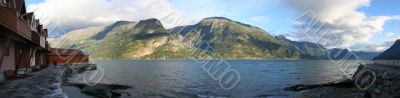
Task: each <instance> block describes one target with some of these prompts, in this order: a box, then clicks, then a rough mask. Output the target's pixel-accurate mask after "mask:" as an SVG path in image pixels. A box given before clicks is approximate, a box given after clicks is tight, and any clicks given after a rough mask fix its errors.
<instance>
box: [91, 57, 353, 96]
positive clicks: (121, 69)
mask: <svg viewBox="0 0 400 98" xmlns="http://www.w3.org/2000/svg"><path fill="white" fill-rule="evenodd" d="M212 62H218V61H217V60H216V61H212ZM227 62H228V63H229V64H230V65H231V68H232V69H235V70H237V71H238V72H239V74H240V83H239V84H238V85H237V86H236V87H235V88H233V89H231V90H224V89H222V88H221V87H220V86H219V85H218V81H215V80H213V79H212V77H211V76H209V75H208V74H207V72H206V71H205V70H203V68H202V67H201V64H199V63H196V62H195V61H193V60H143V61H96V63H97V64H98V67H99V68H102V69H103V70H104V78H103V79H102V81H101V83H107V84H122V85H129V86H132V87H133V88H131V89H128V90H126V91H127V92H129V93H130V94H131V95H132V96H133V97H290V96H294V95H295V94H296V93H295V92H289V91H285V90H284V88H285V87H288V86H293V85H298V84H321V83H328V82H332V81H339V80H342V79H344V78H345V77H344V76H345V74H344V73H343V71H342V70H343V69H342V68H340V66H338V64H337V63H334V62H332V61H329V60H229V61H227ZM351 69H355V68H354V67H353V68H351Z"/></svg>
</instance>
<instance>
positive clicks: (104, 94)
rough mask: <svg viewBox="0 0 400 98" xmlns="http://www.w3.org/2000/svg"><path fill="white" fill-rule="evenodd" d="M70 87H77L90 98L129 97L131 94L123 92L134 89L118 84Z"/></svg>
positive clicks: (77, 84) (72, 84)
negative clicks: (90, 97)
mask: <svg viewBox="0 0 400 98" xmlns="http://www.w3.org/2000/svg"><path fill="white" fill-rule="evenodd" d="M66 85H68V86H75V87H78V88H80V89H81V91H82V92H83V93H85V94H88V95H90V96H94V97H99V98H117V97H121V96H122V95H124V94H125V95H129V93H126V92H123V91H121V90H124V89H129V88H132V87H131V86H125V85H118V84H96V85H93V86H90V85H86V84H80V83H69V84H66Z"/></svg>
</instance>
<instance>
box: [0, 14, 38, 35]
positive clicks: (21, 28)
mask: <svg viewBox="0 0 400 98" xmlns="http://www.w3.org/2000/svg"><path fill="white" fill-rule="evenodd" d="M0 13H1V14H0V25H1V26H3V27H5V28H7V29H9V30H10V31H12V32H11V33H17V34H18V35H20V36H22V37H24V38H26V39H27V40H31V37H32V33H31V31H30V27H29V26H28V25H27V24H26V21H25V20H24V19H22V18H21V17H19V16H18V15H17V13H18V12H17V10H16V9H14V8H7V7H0Z"/></svg>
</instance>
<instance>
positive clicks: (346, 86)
mask: <svg viewBox="0 0 400 98" xmlns="http://www.w3.org/2000/svg"><path fill="white" fill-rule="evenodd" d="M285 90H287V91H294V92H298V95H297V97H298V98H368V97H367V95H366V93H364V92H363V91H361V90H359V89H358V88H357V87H356V86H355V85H354V82H353V80H350V79H349V80H343V81H339V82H332V83H326V84H315V85H295V86H290V87H287V88H285Z"/></svg>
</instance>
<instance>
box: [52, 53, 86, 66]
mask: <svg viewBox="0 0 400 98" xmlns="http://www.w3.org/2000/svg"><path fill="white" fill-rule="evenodd" d="M54 62H56V63H57V64H66V63H69V64H76V63H89V57H88V56H83V55H76V56H70V55H63V56H58V55H51V56H49V63H50V64H54Z"/></svg>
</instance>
